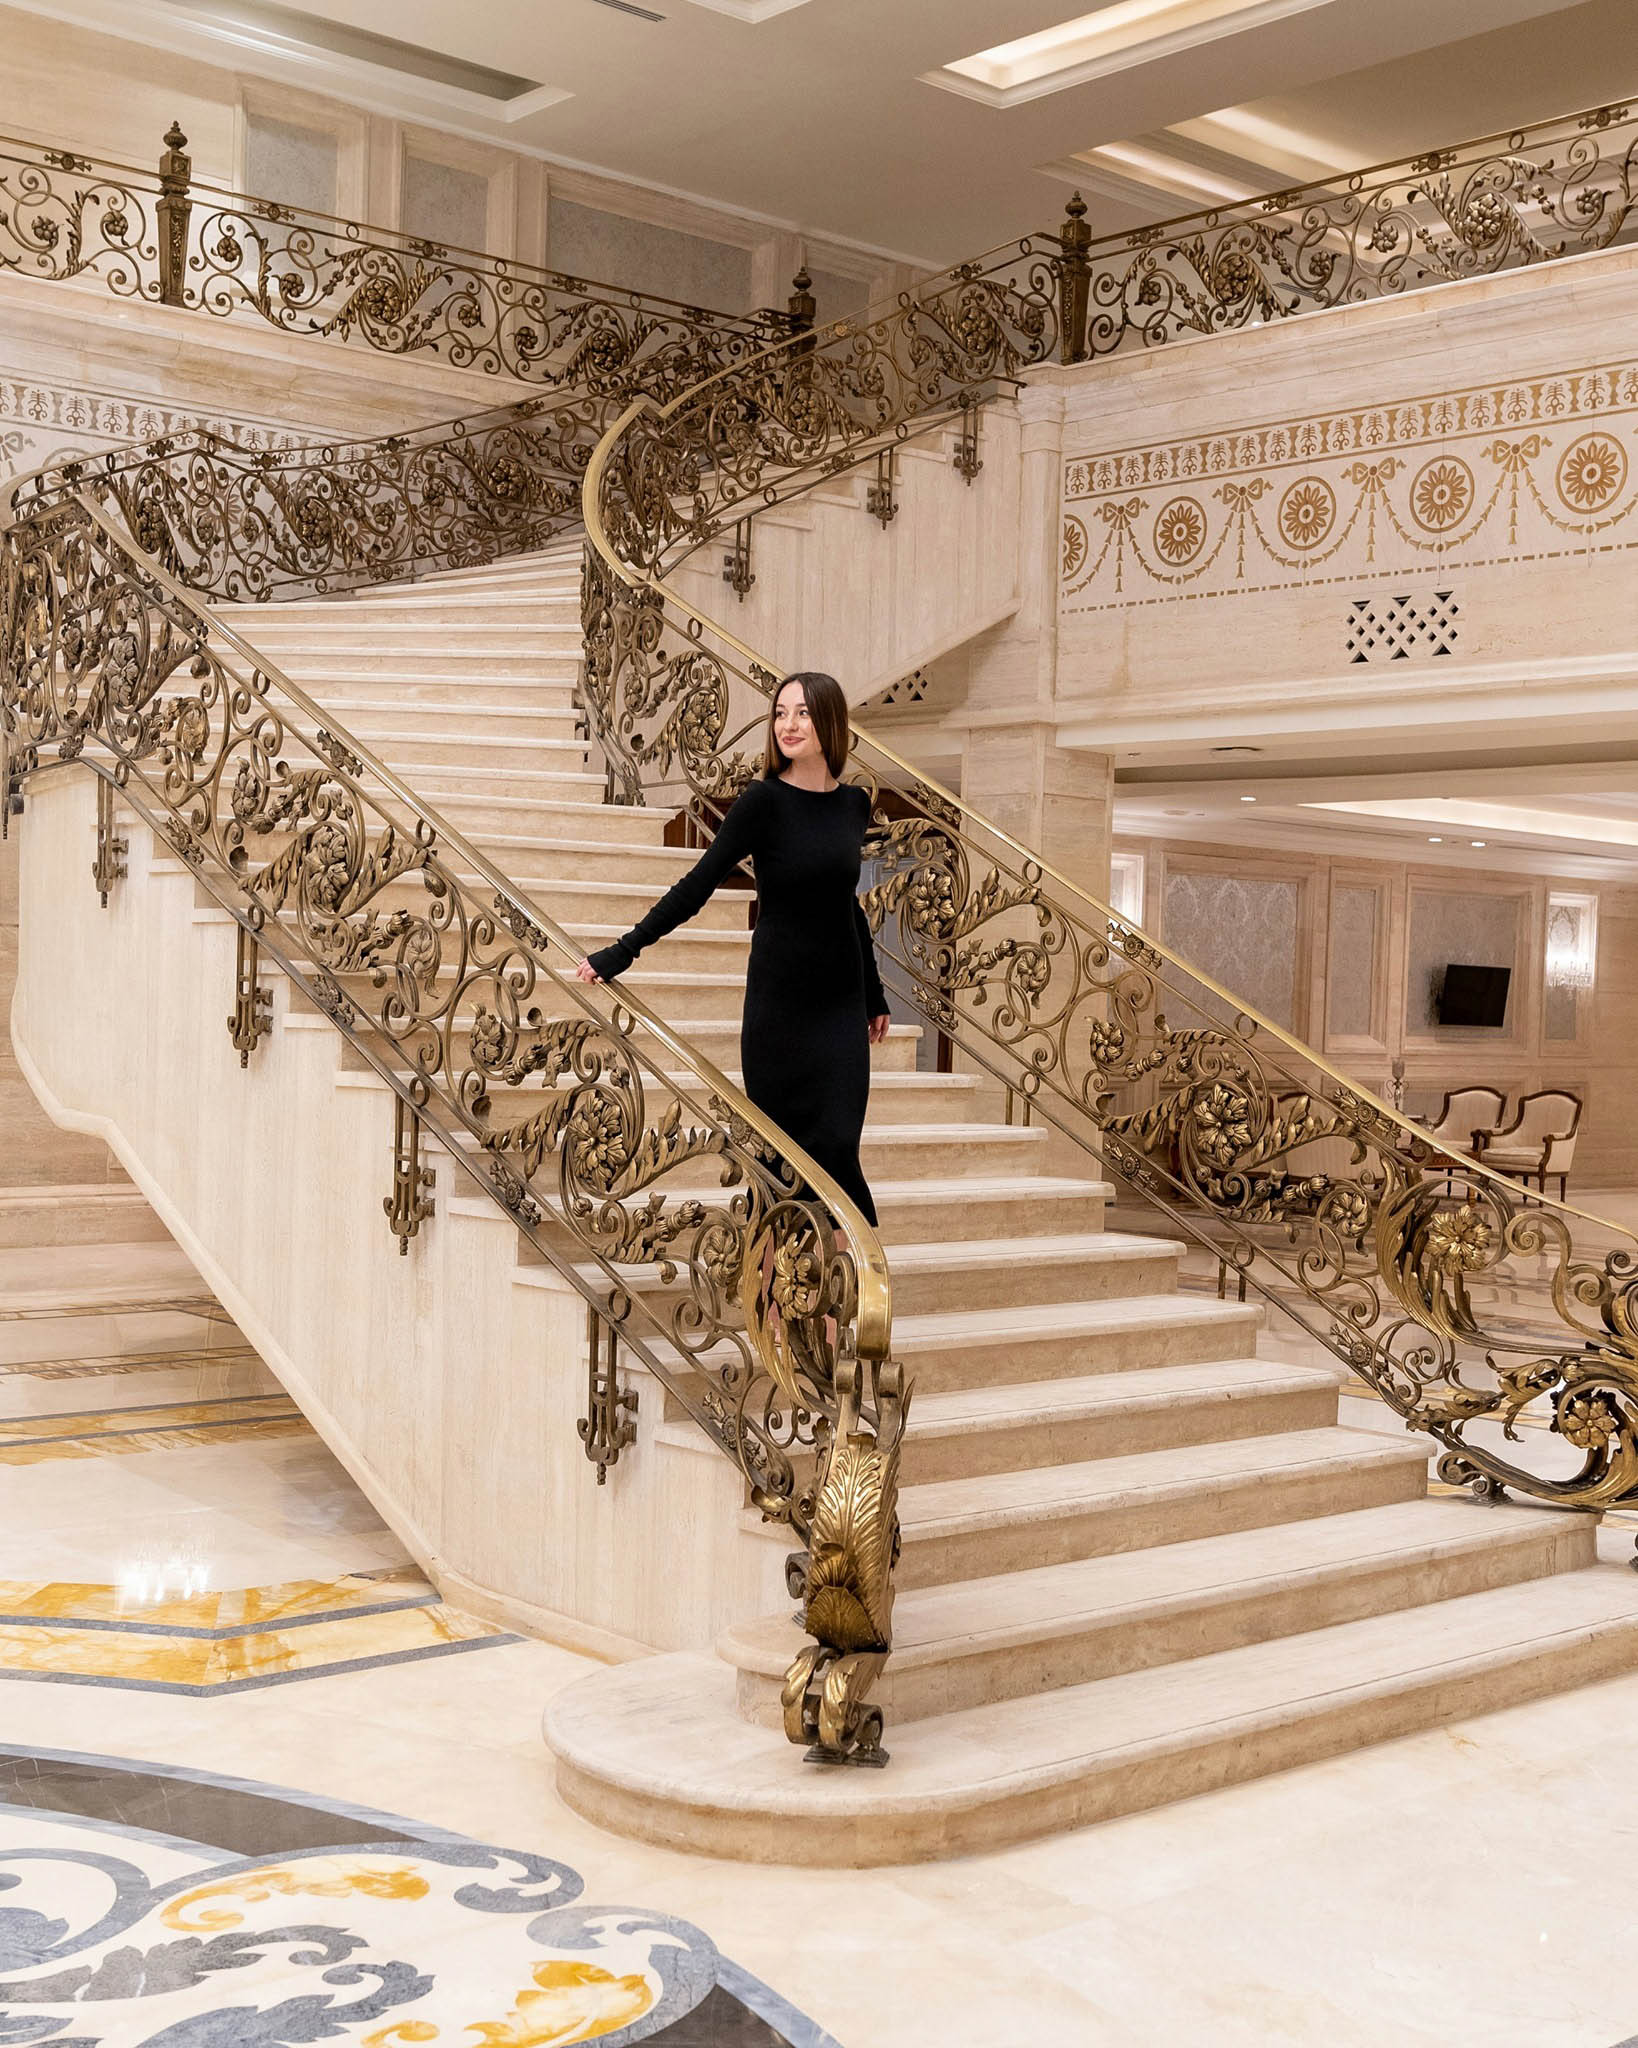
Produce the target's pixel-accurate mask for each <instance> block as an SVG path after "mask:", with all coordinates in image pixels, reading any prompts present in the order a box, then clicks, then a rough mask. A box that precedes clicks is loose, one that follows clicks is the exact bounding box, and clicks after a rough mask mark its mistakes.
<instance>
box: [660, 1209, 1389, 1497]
mask: <svg viewBox="0 0 1638 2048" xmlns="http://www.w3.org/2000/svg"><path fill="white" fill-rule="evenodd" d="M900 1185H902V1183H901V1184H900ZM1092 1185H1094V1186H1095V1185H1096V1183H1093V1184H1092ZM892 1186H893V1183H878V1184H876V1185H875V1186H874V1187H873V1188H872V1193H873V1194H874V1195H875V1197H876V1207H877V1210H878V1212H879V1213H880V1215H881V1217H882V1227H881V1230H880V1232H879V1235H880V1237H881V1240H882V1243H883V1245H884V1247H885V1248H886V1251H887V1262H888V1270H889V1273H890V1274H891V1273H893V1272H894V1270H895V1261H896V1258H897V1246H896V1238H897V1236H898V1232H897V1218H895V1217H894V1216H893V1214H892V1212H891V1211H890V1210H889V1209H888V1208H887V1207H885V1206H884V1192H887V1193H890V1191H891V1188H892ZM987 1220H988V1212H987V1211H986V1210H985V1209H982V1208H974V1209H973V1210H972V1211H971V1213H970V1214H969V1218H968V1222H969V1228H971V1227H974V1226H978V1227H981V1226H982V1224H983V1223H984V1222H985V1221H987ZM1022 1220H1024V1221H1025V1222H1026V1226H1027V1219H1022ZM1059 1234H1061V1233H1058V1232H1055V1231H1053V1230H1052V1229H1050V1228H1048V1227H1043V1230H1042V1235H1043V1237H1045V1238H1052V1237H1054V1236H1056V1235H1059ZM898 1241H902V1239H900V1240H898ZM1216 1306H1218V1305H1217V1304H1214V1303H1205V1302H1189V1301H1187V1300H1186V1298H1184V1297H1180V1296H1177V1295H1173V1294H1137V1293H1130V1294H1114V1295H1110V1296H1106V1297H1105V1298H1103V1299H1102V1300H1097V1299H1094V1300H1084V1299H1081V1298H1076V1299H1073V1300H1070V1301H1064V1302H1058V1303H1051V1302H1037V1303H1032V1304H1030V1306H1029V1307H1028V1308H1027V1309H1024V1308H1020V1309H1015V1310H1013V1311H1012V1312H1011V1313H1012V1314H1013V1316H1014V1317H1016V1318H1017V1319H1018V1320H1020V1321H1025V1320H1027V1321H1028V1322H1029V1323H1030V1324H1031V1325H1032V1326H1033V1333H1032V1334H1033V1341H1032V1342H1030V1343H1029V1344H1027V1345H1020V1346H1019V1347H1018V1348H1017V1350H1016V1351H1014V1350H1006V1349H1003V1350H999V1351H998V1350H997V1349H996V1348H995V1347H994V1346H993V1345H991V1344H985V1343H982V1342H975V1341H974V1339H973V1334H972V1333H973V1331H974V1330H975V1329H983V1328H985V1327H987V1326H993V1318H992V1317H991V1316H990V1315H989V1313H988V1312H987V1311H985V1310H982V1309H977V1310H975V1309H963V1308H957V1307H954V1306H951V1307H948V1308H939V1309H935V1310H930V1311H927V1310H924V1311H920V1312H916V1311H905V1310H903V1309H901V1308H900V1307H899V1306H898V1303H897V1298H896V1294H895V1303H894V1313H893V1332H892V1354H893V1356H894V1357H895V1358H896V1359H897V1360H898V1361H899V1362H900V1364H901V1365H902V1366H903V1367H904V1369H905V1372H906V1374H907V1375H908V1376H909V1377H910V1378H911V1379H912V1380H913V1381H914V1383H915V1394H914V1399H913V1403H912V1415H913V1417H916V1418H919V1417H920V1415H921V1412H922V1410H923V1408H924V1407H929V1404H930V1410H929V1412H930V1413H931V1414H932V1415H933V1416H934V1418H935V1422H934V1424H933V1425H930V1427H933V1428H937V1426H938V1425H939V1423H943V1424H944V1425H945V1426H944V1428H943V1437H944V1441H945V1442H946V1443H952V1444H953V1442H954V1441H955V1435H956V1432H955V1429H954V1427H953V1426H952V1423H951V1418H952V1417H954V1416H957V1415H959V1414H960V1413H961V1412H962V1411H961V1409H960V1408H959V1406H957V1405H956V1404H955V1403H954V1401H953V1400H951V1401H950V1405H949V1406H947V1407H945V1408H944V1409H942V1410H941V1408H940V1405H939V1397H940V1394H941V1393H944V1394H945V1395H946V1398H947V1400H948V1399H950V1396H949V1390H948V1389H947V1388H945V1387H944V1386H943V1385H942V1380H943V1377H944V1376H943V1375H942V1374H941V1372H940V1370H939V1367H940V1363H941V1360H942V1359H943V1358H947V1357H949V1356H950V1355H952V1354H954V1355H956V1356H958V1357H960V1358H961V1360H962V1363H963V1365H964V1367H965V1368H966V1371H967V1374H968V1380H967V1384H966V1386H965V1387H963V1388H961V1389H960V1390H959V1392H960V1394H961V1396H962V1397H963V1398H964V1399H966V1400H967V1401H972V1400H974V1399H975V1394H976V1396H978V1397H981V1398H982V1399H985V1400H987V1401H988V1403H989V1406H990V1411H991V1414H992V1416H1001V1417H1003V1418H1007V1420H1008V1426H1009V1427H1010V1426H1011V1417H1012V1413H1013V1411H1012V1409H1011V1407H1010V1404H1012V1403H1014V1402H1017V1401H1023V1400H1028V1401H1032V1402H1033V1403H1034V1404H1035V1407H1036V1409H1037V1410H1038V1411H1039V1412H1040V1414H1041V1415H1043V1416H1048V1417H1050V1416H1053V1415H1056V1414H1059V1413H1061V1412H1062V1411H1063V1409H1064V1408H1065V1407H1066V1406H1073V1407H1078V1408H1079V1409H1080V1410H1081V1412H1082V1414H1083V1416H1084V1415H1087V1414H1088V1413H1089V1414H1090V1417H1091V1420H1090V1422H1088V1423H1084V1424H1083V1427H1084V1428H1085V1430H1086V1433H1087V1435H1088V1436H1090V1437H1094V1438H1095V1434H1096V1430H1097V1426H1098V1425H1097V1415H1098V1412H1099V1411H1100V1410H1101V1409H1103V1408H1108V1409H1110V1410H1111V1411H1112V1412H1113V1413H1114V1414H1115V1416H1116V1417H1117V1424H1116V1425H1115V1426H1119V1427H1125V1428H1127V1429H1129V1430H1132V1431H1133V1432H1136V1431H1139V1430H1148V1431H1150V1433H1151V1434H1152V1431H1153V1422H1152V1417H1146V1416H1145V1415H1144V1413H1143V1411H1142V1408H1141V1406H1137V1405H1134V1407H1133V1409H1132V1411H1131V1412H1130V1413H1128V1414H1126V1415H1124V1416H1123V1415H1122V1413H1121V1404H1122V1402H1123V1400H1124V1399H1125V1398H1126V1397H1125V1395H1124V1393H1123V1386H1122V1383H1123V1381H1124V1380H1125V1379H1126V1378H1127V1377H1128V1376H1129V1375H1140V1376H1141V1375H1149V1374H1153V1373H1155V1372H1157V1371H1166V1370H1172V1371H1178V1370H1183V1371H1185V1372H1193V1373H1194V1374H1196V1375H1197V1376H1198V1375H1199V1373H1200V1372H1201V1371H1202V1370H1203V1369H1204V1368H1208V1367H1209V1368H1211V1369H1213V1370H1215V1371H1217V1372H1218V1373H1220V1374H1226V1375H1227V1376H1228V1378H1229V1379H1230V1380H1231V1381H1232V1380H1233V1379H1234V1378H1235V1376H1236V1374H1237V1373H1238V1375H1239V1377H1240V1379H1241V1380H1242V1381H1243V1380H1244V1379H1245V1377H1246V1375H1247V1373H1248V1372H1250V1371H1253V1370H1254V1369H1255V1368H1254V1367H1247V1366H1246V1363H1245V1362H1246V1360H1247V1359H1249V1358H1250V1357H1251V1353H1252V1349H1253V1346H1254V1344H1255V1341H1256V1333H1257V1324H1256V1318H1255V1316H1254V1315H1253V1316H1248V1315H1247V1314H1246V1313H1245V1312H1244V1311H1243V1310H1240V1311H1239V1312H1238V1313H1227V1314H1219V1315H1213V1314H1211V1313H1210V1310H1211V1309H1212V1308H1213V1307H1216ZM1235 1306H1236V1307H1237V1304H1236V1305H1235ZM1189 1309H1195V1310H1198V1311H1201V1312H1199V1313H1192V1314H1191V1313H1188V1312H1187V1311H1188V1310H1189ZM1099 1340H1101V1342H1100V1341H1099ZM1134 1358H1136V1359H1137V1360H1139V1361H1140V1362H1139V1363H1137V1364H1134V1363H1132V1362H1131V1361H1132V1360H1133V1359H1134ZM660 1362H661V1364H662V1365H665V1364H669V1365H670V1366H671V1367H672V1372H673V1377H675V1378H679V1379H686V1378H690V1377H692V1376H693V1375H694V1373H695V1372H696V1370H697V1367H696V1362H695V1361H694V1360H693V1359H687V1358H684V1357H682V1356H681V1355H680V1354H679V1355H677V1356H676V1357H674V1358H673V1357H670V1356H664V1357H662V1358H661V1361H660ZM733 1363H734V1352H733V1350H732V1348H731V1347H730V1346H729V1345H727V1344H718V1345H715V1346H713V1347H711V1348H709V1349H707V1350H706V1351H705V1352H703V1353H702V1354H701V1355H700V1358H699V1361H698V1365H699V1366H700V1367H704V1368H706V1369H716V1370H721V1369H723V1368H725V1367H731V1366H732V1365H733ZM1326 1377H1327V1380H1328V1383H1329V1395H1330V1400H1329V1405H1328V1406H1327V1405H1326V1404H1325V1403H1324V1402H1323V1401H1322V1400H1321V1397H1320V1395H1319V1394H1318V1393H1317V1392H1313V1393H1312V1402H1313V1408H1314V1412H1315V1413H1316V1414H1317V1415H1318V1416H1319V1420H1318V1421H1317V1422H1316V1424H1315V1427H1321V1426H1323V1424H1324V1422H1326V1421H1327V1420H1330V1421H1334V1420H1335V1415H1336V1389H1335V1382H1334V1381H1329V1376H1328V1375H1327V1376H1326ZM1100 1381H1101V1382H1102V1385H1101V1387H1100V1385H1099V1382H1100ZM1143 1391H1144V1389H1143V1385H1142V1380H1141V1378H1140V1380H1139V1393H1138V1396H1137V1397H1136V1401H1137V1402H1141V1398H1142V1393H1143ZM1179 1405H1180V1406H1186V1405H1187V1404H1186V1403H1180V1404H1179ZM1322 1410H1323V1413H1321V1411H1322ZM965 1433H966V1434H967V1435H969V1436H971V1435H975V1434H980V1433H981V1432H977V1431H973V1430H968V1431H966V1432H965ZM1044 1434H1045V1432H1043V1431H1042V1430H1036V1432H1035V1442H1036V1444H1037V1446H1039V1445H1040V1444H1041V1442H1042V1439H1043V1435H1044ZM1207 1434H1208V1435H1209V1431H1208V1432H1207ZM1378 1441H1382V1439H1378ZM1390 1441H1391V1440H1390ZM933 1455H934V1456H935V1457H936V1456H938V1455H939V1453H938V1452H937V1451H936V1450H935V1451H934V1453H933ZM951 1455H952V1456H954V1457H958V1458H959V1457H961V1456H965V1455H967V1454H966V1453H965V1452H954V1451H952V1453H951ZM985 1455H986V1456H989V1455H992V1454H990V1453H985ZM995 1455H999V1454H995ZM1093 1455H1103V1454H1102V1453H1096V1454H1083V1455H1081V1456H1080V1457H1078V1458H1075V1459H1074V1460H1072V1461H1071V1462H1074V1463H1076V1464H1077V1465H1080V1464H1089V1463H1090V1462H1092V1456H1093ZM1122 1455H1124V1453H1122ZM1046 1462H1050V1453H1048V1454H1047V1458H1046ZM1025 1476H1027V1475H1025ZM943 1483H944V1482H943V1481H927V1482H924V1486H925V1487H928V1488H930V1487H932V1486H935V1485H942V1484H943ZM926 1497H927V1500H928V1501H929V1502H934V1503H935V1504H936V1496H935V1495H934V1494H933V1493H932V1492H930V1491H929V1492H927V1496H926Z"/></svg>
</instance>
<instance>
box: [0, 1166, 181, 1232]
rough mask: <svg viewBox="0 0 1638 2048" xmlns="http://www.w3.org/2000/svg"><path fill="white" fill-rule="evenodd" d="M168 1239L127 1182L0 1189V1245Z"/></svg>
mask: <svg viewBox="0 0 1638 2048" xmlns="http://www.w3.org/2000/svg"><path fill="white" fill-rule="evenodd" d="M170 1241H171V1236H170V1232H169V1231H168V1230H167V1229H166V1228H165V1226H164V1224H163V1223H161V1222H160V1220H159V1218H158V1217H157V1216H156V1215H155V1214H154V1212H153V1210H152V1209H150V1208H149V1206H148V1204H147V1201H146V1200H145V1198H144V1197H143V1196H142V1195H141V1194H139V1193H138V1191H137V1190H136V1189H135V1188H134V1187H131V1186H130V1185H129V1184H121V1183H115V1182H103V1181H94V1182H91V1183H89V1184H86V1185H80V1184H71V1185H67V1186H57V1187H51V1186H45V1187H21V1188H0V1247H4V1246H11V1245H58V1244H110V1245H111V1244H141V1243H148V1242H157V1243H163V1244H169V1243H170Z"/></svg>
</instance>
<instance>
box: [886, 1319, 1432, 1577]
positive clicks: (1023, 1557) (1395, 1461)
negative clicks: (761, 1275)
mask: <svg viewBox="0 0 1638 2048" xmlns="http://www.w3.org/2000/svg"><path fill="white" fill-rule="evenodd" d="M894 1350H895V1352H896V1351H897V1350H898V1343H897V1339H896V1338H895V1342H894ZM1427 1470H1428V1447H1427V1444H1426V1443H1425V1442H1416V1443H1406V1442H1401V1441H1400V1439H1399V1438H1397V1437H1385V1436H1381V1435H1379V1434H1377V1433H1376V1432H1374V1431H1368V1430H1356V1429H1341V1428H1336V1427H1329V1428H1319V1429H1308V1430H1288V1431H1286V1432H1284V1433H1283V1434H1281V1435H1278V1436H1258V1437H1246V1438H1230V1439H1227V1440H1225V1441H1223V1442H1220V1443H1205V1444H1183V1445H1178V1446H1175V1447H1172V1448H1168V1449H1165V1450H1157V1451H1137V1452H1133V1453H1130V1454H1128V1455H1125V1456H1117V1457H1109V1458H1093V1459H1087V1460H1084V1461H1082V1462H1079V1463H1069V1464H1062V1465H1050V1466H1044V1467H1040V1468H1038V1469H1034V1470H1025V1471H1019V1472H995V1473H988V1474H985V1475H983V1476H981V1477H977V1478H971V1479H946V1480H936V1481H932V1482H930V1483H928V1484H926V1485H916V1486H905V1487H902V1488H901V1489H900V1492H899V1521H900V1525H901V1527H902V1529H903V1533H904V1553H903V1557H902V1559H901V1561H900V1564H899V1569H898V1573H897V1575H896V1580H897V1584H898V1585H899V1586H901V1587H903V1588H905V1589H906V1590H908V1589H910V1588H912V1587H915V1586H933V1585H942V1584H945V1583H946V1582H947V1581H949V1580H951V1579H977V1578H988V1577H989V1576H990V1575H991V1574H992V1573H995V1572H1008V1571H1022V1570H1024V1569H1025V1568H1027V1567H1032V1566H1038V1565H1047V1564H1063V1563H1067V1562H1068V1561H1069V1560H1070V1559H1072V1558H1081V1557H1097V1556H1101V1555H1104V1554H1106V1553H1108V1552H1110V1551H1117V1550H1146V1549H1148V1548H1150V1547H1151V1546H1152V1545H1154V1544H1157V1543H1182V1542H1185V1541H1187V1540H1188V1539H1189V1538H1190V1537H1194V1536H1220V1535H1224V1534H1226V1533H1227V1532H1228V1531H1230V1530H1233V1529H1258V1528H1267V1527H1269V1526H1271V1525H1273V1524H1275V1523H1282V1522H1300V1521H1306V1520H1308V1519H1309V1518H1310V1517H1312V1516H1314V1515H1334V1514H1341V1513H1344V1512H1346V1511H1347V1510H1348V1509H1350V1508H1364V1507H1378V1506H1380V1505H1382V1504H1383V1503H1384V1502H1387V1501H1396V1500H1414V1499H1417V1498H1419V1497H1420V1496H1421V1494H1422V1492H1423V1490H1424V1488H1425V1487H1426V1484H1427Z"/></svg>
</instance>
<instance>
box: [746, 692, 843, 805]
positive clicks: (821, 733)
mask: <svg viewBox="0 0 1638 2048" xmlns="http://www.w3.org/2000/svg"><path fill="white" fill-rule="evenodd" d="M786 683H800V684H801V685H802V695H803V696H804V697H805V698H806V700H807V706H808V716H809V717H810V718H811V719H812V720H813V730H814V733H815V735H816V737H817V738H818V741H819V744H820V746H821V747H823V748H824V751H825V766H826V767H827V768H829V770H830V772H831V774H832V775H834V776H835V777H836V779H837V780H838V781H840V780H841V776H842V770H843V768H845V767H846V765H847V748H848V740H849V737H850V733H849V727H848V722H847V699H846V698H845V697H844V696H843V695H842V686H841V684H840V683H839V682H837V680H836V678H835V677H834V676H827V675H822V674H821V673H820V672H819V670H818V669H807V668H805V669H799V670H798V671H797V672H796V674H795V675H790V676H786V677H785V679H784V681H783V682H781V684H780V685H779V688H778V689H777V690H775V691H774V693H773V702H772V703H771V704H770V705H769V706H768V730H767V735H766V738H765V740H764V743H763V749H762V772H763V774H764V775H767V776H774V775H783V774H784V772H785V770H786V769H787V768H788V767H789V766H790V762H789V760H788V759H787V758H786V757H785V755H784V754H782V753H781V752H780V751H779V742H778V740H776V739H775V738H774V713H775V712H776V711H777V710H778V708H779V700H780V698H781V696H783V694H784V691H785V685H786Z"/></svg>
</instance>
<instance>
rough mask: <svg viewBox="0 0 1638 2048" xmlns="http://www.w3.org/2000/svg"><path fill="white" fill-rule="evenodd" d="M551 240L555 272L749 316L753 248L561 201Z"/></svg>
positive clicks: (553, 210)
mask: <svg viewBox="0 0 1638 2048" xmlns="http://www.w3.org/2000/svg"><path fill="white" fill-rule="evenodd" d="M547 234H548V237H549V241H548V250H549V255H548V261H549V262H550V263H551V265H552V267H553V268H554V269H555V270H566V271H570V272H572V273H573V274H575V275H576V276H579V277H594V278H597V279H599V280H600V281H601V282H603V283H605V284H617V285H624V286H625V287H626V289H627V290H628V291H640V292H656V293H658V294H659V295H660V296H661V297H662V298H667V299H680V300H681V301H682V302H683V304H684V305H688V306H710V307H713V308H714V309H715V310H716V311H718V312H722V313H743V312H748V311H749V310H750V301H751V252H750V251H749V250H748V249H736V248H731V247H730V246H729V245H728V244H727V243H726V242H708V241H706V240H705V238H704V237H703V236H701V235H685V234H680V233H679V232H678V231H677V230H676V229H674V228H663V227H656V226H655V225H654V224H653V223H652V222H650V221H646V220H628V219H627V218H626V216H625V215H624V214H621V213H604V212H602V211H600V210H599V209H598V208H597V207H593V206H577V205H575V204H574V202H573V201H572V200H569V199H556V198H554V199H553V200H552V202H551V205H550V208H549V210H548V214H547Z"/></svg>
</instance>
